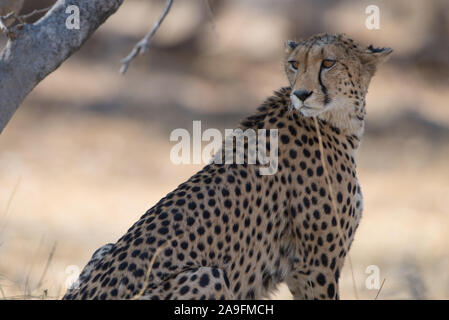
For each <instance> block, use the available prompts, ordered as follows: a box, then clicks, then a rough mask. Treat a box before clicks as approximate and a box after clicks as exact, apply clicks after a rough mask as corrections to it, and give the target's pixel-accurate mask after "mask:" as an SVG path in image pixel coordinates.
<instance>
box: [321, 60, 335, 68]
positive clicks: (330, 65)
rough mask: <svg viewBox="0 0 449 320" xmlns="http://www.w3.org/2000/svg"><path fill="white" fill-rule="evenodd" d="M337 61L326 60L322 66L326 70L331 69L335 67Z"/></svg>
mask: <svg viewBox="0 0 449 320" xmlns="http://www.w3.org/2000/svg"><path fill="white" fill-rule="evenodd" d="M335 62H336V61H335V60H331V59H324V60H323V62H322V63H321V65H322V66H323V68H325V69H330V68H332V67H333V66H334V65H335Z"/></svg>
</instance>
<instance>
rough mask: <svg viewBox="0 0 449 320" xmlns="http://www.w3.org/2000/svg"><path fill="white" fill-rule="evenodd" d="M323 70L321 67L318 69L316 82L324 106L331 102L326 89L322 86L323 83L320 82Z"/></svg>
mask: <svg viewBox="0 0 449 320" xmlns="http://www.w3.org/2000/svg"><path fill="white" fill-rule="evenodd" d="M322 70H323V65H321V67H320V71H319V72H318V82H319V83H320V87H321V91H322V92H323V94H324V105H326V104H328V103H330V102H331V99H330V98H329V95H328V94H327V88H326V86H325V85H324V84H323V81H322V80H321V71H322Z"/></svg>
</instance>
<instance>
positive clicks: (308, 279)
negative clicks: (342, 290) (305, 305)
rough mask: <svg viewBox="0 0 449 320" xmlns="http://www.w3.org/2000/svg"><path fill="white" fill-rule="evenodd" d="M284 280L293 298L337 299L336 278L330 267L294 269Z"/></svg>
mask: <svg viewBox="0 0 449 320" xmlns="http://www.w3.org/2000/svg"><path fill="white" fill-rule="evenodd" d="M286 282H287V286H288V288H289V289H290V291H291V293H292V295H293V299H295V300H316V299H320V300H322V299H339V292H338V279H337V278H336V277H335V274H334V272H332V270H330V269H311V270H308V271H307V272H303V271H296V272H293V273H292V274H291V275H289V276H288V277H287V279H286Z"/></svg>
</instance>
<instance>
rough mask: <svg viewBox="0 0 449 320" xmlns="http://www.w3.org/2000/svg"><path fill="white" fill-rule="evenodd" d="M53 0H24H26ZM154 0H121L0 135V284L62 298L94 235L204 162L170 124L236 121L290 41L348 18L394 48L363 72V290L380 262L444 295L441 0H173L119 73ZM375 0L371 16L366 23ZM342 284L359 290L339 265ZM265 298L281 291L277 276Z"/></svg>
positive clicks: (276, 68) (347, 293) (446, 79)
mask: <svg viewBox="0 0 449 320" xmlns="http://www.w3.org/2000/svg"><path fill="white" fill-rule="evenodd" d="M53 2H54V1H51V0H49V1H44V0H25V4H24V6H23V8H22V11H21V13H23V14H25V13H28V12H31V11H32V10H34V9H36V8H44V7H46V6H48V5H51V4H52V3H53ZM164 5H165V1H160V0H145V1H143V0H142V1H138V0H126V1H125V3H124V4H123V5H122V7H121V8H120V9H119V11H118V12H117V13H116V14H115V15H113V16H112V17H111V18H110V19H109V20H108V21H107V22H106V23H105V24H104V25H103V26H102V27H101V28H100V29H99V30H98V31H97V32H96V33H95V34H94V35H93V36H92V37H91V39H90V40H89V41H88V42H87V43H86V44H85V45H84V46H83V47H82V49H81V50H80V51H79V52H77V53H76V54H75V55H74V56H72V57H71V58H70V59H69V60H68V61H66V62H65V63H64V64H63V65H62V66H61V67H60V68H59V69H58V70H56V71H55V72H54V73H53V74H51V75H50V76H48V77H47V78H46V79H45V80H44V81H43V82H42V83H41V84H39V86H38V87H37V88H35V89H34V91H33V92H32V93H31V94H30V95H29V96H28V97H27V98H26V100H25V101H24V103H23V104H22V105H21V107H20V108H19V110H18V111H17V112H16V114H15V115H14V117H13V118H12V120H11V121H10V122H9V124H8V126H7V127H6V129H5V130H4V131H3V133H2V134H1V135H0V297H7V298H32V297H35V298H59V297H61V295H62V294H63V293H64V292H65V290H66V287H65V286H66V281H67V280H73V277H74V274H75V273H76V271H77V270H78V269H77V268H79V269H82V268H83V267H84V265H85V263H86V262H87V261H88V260H89V258H90V256H91V255H92V253H93V251H94V250H95V249H97V248H98V247H99V246H102V245H103V244H105V243H108V242H115V241H116V240H117V239H118V238H119V237H120V236H121V235H122V234H123V233H124V232H125V231H126V230H127V229H128V228H129V227H130V226H131V224H132V223H133V222H134V221H136V220H137V219H138V218H139V217H140V216H141V215H142V214H143V213H144V212H145V211H146V210H147V209H148V208H150V207H151V206H153V205H154V204H155V203H156V202H157V201H158V200H159V199H160V198H161V197H163V196H164V195H165V194H166V193H168V192H169V191H171V190H172V189H174V188H175V187H176V186H177V185H178V184H180V183H182V182H183V181H185V180H186V179H187V178H189V177H190V176H191V175H192V174H193V173H195V172H196V171H197V170H198V169H200V167H201V166H198V165H174V164H172V163H171V162H170V159H169V155H170V149H171V147H172V146H173V145H174V142H170V141H169V135H170V132H171V131H172V130H174V129H176V128H186V129H188V130H189V131H191V129H192V121H193V120H201V121H202V126H203V130H204V129H206V128H208V127H214V128H219V129H224V128H233V127H234V126H235V125H236V124H237V121H238V120H239V119H240V118H241V117H243V116H244V115H247V114H249V113H251V112H253V111H254V110H255V109H256V108H257V107H258V105H260V104H261V103H262V102H263V101H264V99H265V98H266V97H267V96H269V95H271V93H272V91H274V90H276V89H278V88H280V87H282V86H286V85H287V80H286V78H285V76H284V74H283V70H282V65H281V60H282V58H283V50H284V49H283V43H284V41H285V40H286V39H293V40H299V39H302V38H307V37H309V36H311V35H313V34H316V33H319V32H329V33H337V32H344V33H347V34H348V35H350V36H351V37H352V38H354V39H357V40H359V41H360V42H361V43H364V44H366V45H369V44H373V45H374V46H381V47H383V46H389V47H392V48H393V49H394V53H393V54H392V57H391V59H390V60H389V61H388V62H387V63H386V64H385V65H384V66H383V67H382V68H381V69H380V70H379V72H378V73H377V75H376V76H375V77H374V79H373V81H372V83H371V86H370V92H369V94H368V97H367V101H368V102H367V112H368V116H367V127H366V134H365V137H364V141H363V144H362V146H361V149H360V151H359V155H358V175H359V179H360V182H361V185H362V189H363V193H364V200H365V210H364V213H363V219H362V222H361V225H360V227H359V229H358V231H357V233H356V237H355V241H354V244H353V246H352V249H351V257H352V262H353V265H354V276H355V280H356V281H355V284H356V287H357V291H358V293H359V296H360V298H363V299H374V298H375V296H376V295H377V293H378V290H369V289H367V287H366V285H365V282H366V280H367V278H368V276H369V274H367V273H365V271H366V269H367V267H369V266H372V265H374V266H378V268H379V271H380V274H379V276H380V282H382V281H383V280H384V279H385V284H384V286H383V288H382V290H381V292H380V294H379V297H378V298H379V299H448V298H449V256H448V253H449V232H448V230H449V208H448V205H447V204H446V201H447V200H448V199H449V182H448V181H449V166H448V160H449V106H448V101H449V90H448V87H449V40H448V39H449V2H447V1H445V0H440V1H438V0H434V1H419V0H413V1H411V0H397V1H384V0H370V1H345V0H339V1H335V0H333V1H297V0H208V1H206V0H182V1H175V3H174V5H173V7H172V10H171V12H170V13H169V15H168V16H167V18H166V20H165V21H164V23H163V25H162V27H161V28H160V29H159V31H158V33H157V35H156V37H155V38H154V42H153V43H152V46H151V49H150V50H149V51H148V52H147V53H146V54H145V56H143V57H139V58H138V59H137V60H135V61H134V62H133V64H132V65H131V67H130V69H129V70H128V72H127V73H126V75H124V76H121V75H119V73H118V71H119V68H120V61H121V59H122V58H123V57H124V56H126V55H127V54H128V53H129V51H130V50H131V49H132V47H133V46H134V44H135V43H136V41H138V40H139V39H140V38H141V37H142V36H143V35H144V34H145V33H146V32H147V31H148V29H149V28H151V27H152V25H153V24H154V22H155V21H156V19H157V18H158V17H159V15H160V13H161V11H162V9H163V7H164ZM369 5H376V6H378V7H379V9H380V29H378V30H368V29H367V28H366V27H365V20H366V19H367V17H368V15H367V14H366V13H365V9H366V7H367V6H369ZM2 41H3V42H2V46H3V45H4V43H5V39H2ZM340 286H341V288H340V291H341V298H342V299H353V298H354V297H355V292H354V290H353V282H352V280H351V271H350V269H349V264H348V263H346V265H345V268H344V270H343V272H342V278H341V280H340ZM273 298H276V299H279V298H280V299H290V298H291V295H290V293H289V291H288V290H287V289H286V287H285V286H281V287H280V289H279V292H278V293H277V294H276V295H274V296H273Z"/></svg>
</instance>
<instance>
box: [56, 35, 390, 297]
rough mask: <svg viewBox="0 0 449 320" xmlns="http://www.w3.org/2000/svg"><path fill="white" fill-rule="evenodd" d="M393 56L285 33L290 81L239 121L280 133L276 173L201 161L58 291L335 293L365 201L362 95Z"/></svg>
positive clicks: (342, 41)
mask: <svg viewBox="0 0 449 320" xmlns="http://www.w3.org/2000/svg"><path fill="white" fill-rule="evenodd" d="M391 52H392V50H391V49H390V48H375V47H373V46H372V45H370V46H369V47H363V46H361V45H360V44H358V43H357V42H356V41H354V40H352V39H350V38H349V37H348V36H346V35H343V34H336V35H330V34H319V35H316V36H313V37H311V38H309V39H307V40H304V41H287V42H286V44H285V58H284V66H285V73H286V76H287V79H288V81H289V83H290V86H288V87H284V88H281V89H280V90H278V91H276V92H275V93H274V95H272V96H271V97H269V98H268V99H267V100H266V101H265V102H264V103H263V104H262V105H261V106H260V107H259V108H258V110H257V112H256V113H255V114H253V115H251V116H248V117H246V118H245V119H243V121H241V122H240V125H239V126H238V128H241V129H242V130H245V129H249V128H251V129H254V130H260V129H269V130H272V129H276V130H278V131H277V132H278V142H279V144H278V148H277V150H275V149H271V150H270V145H269V143H270V142H268V140H267V142H266V144H267V145H266V147H267V150H269V152H277V156H278V167H277V170H276V172H275V173H274V174H271V175H261V174H260V172H259V169H260V167H261V166H262V164H261V163H259V162H258V163H256V164H248V163H247V162H246V160H245V162H244V163H242V164H235V163H230V164H227V163H221V164H220V163H210V164H208V165H206V166H205V167H204V168H203V169H202V170H201V171H199V172H198V173H196V174H195V175H193V176H192V177H191V178H190V179H189V180H188V181H186V182H184V183H182V184H181V185H179V186H178V187H177V188H176V189H175V190H174V191H172V192H170V193H169V194H168V195H167V196H165V197H164V198H163V199H161V200H160V201H159V202H158V203H157V204H156V205H155V206H154V207H152V208H151V209H149V210H148V211H147V212H146V213H145V214H144V215H143V216H142V217H141V218H140V219H139V220H138V221H137V222H136V223H135V224H134V225H133V226H132V227H131V228H130V229H129V230H128V231H127V232H126V234H125V235H123V236H122V237H121V238H120V239H119V240H118V241H117V242H116V243H115V244H108V245H106V246H104V247H102V248H100V249H99V250H97V251H96V253H95V254H94V256H93V258H92V260H91V261H90V262H89V263H88V265H87V266H86V268H85V269H84V270H83V272H82V274H81V276H80V278H79V279H78V281H77V283H76V285H75V286H72V288H70V289H69V290H68V291H67V293H66V295H65V296H64V299H135V298H139V299H156V300H157V299H195V300H196V299H261V298H266V297H268V295H269V294H270V293H271V292H273V291H274V290H275V289H276V287H277V285H278V284H279V283H281V282H286V283H287V285H288V288H289V289H290V291H291V292H292V294H293V297H294V298H295V299H338V298H339V289H338V280H339V276H340V271H341V269H342V267H343V264H344V261H345V257H346V255H347V254H348V250H349V248H350V245H351V243H352V241H353V239H354V233H355V231H356V229H357V227H358V225H359V222H360V219H361V215H362V208H363V202H362V194H361V188H360V185H359V182H358V180H357V176H356V161H355V158H356V151H357V149H358V147H359V145H360V142H361V138H362V135H363V131H364V125H365V96H366V93H367V89H368V85H369V82H370V80H371V77H372V76H373V75H374V73H375V71H376V69H377V67H378V65H379V64H380V63H381V62H383V61H384V60H385V59H386V57H387V56H388V55H389V54H390V53H391ZM316 125H317V126H318V128H317V126H316ZM318 131H319V132H320V135H318V134H317V132H318ZM319 139H321V140H319ZM320 141H321V144H320ZM320 146H321V148H320ZM246 148H248V144H247V143H246V144H245V151H246ZM326 168H327V169H326ZM326 173H327V174H326ZM327 179H329V181H328V180H327ZM327 182H330V185H331V186H332V190H333V192H331V191H330V190H331V189H330V188H329V185H328V184H327ZM333 197H334V199H333ZM333 204H334V205H333ZM334 210H336V212H334Z"/></svg>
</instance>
